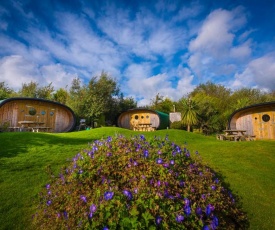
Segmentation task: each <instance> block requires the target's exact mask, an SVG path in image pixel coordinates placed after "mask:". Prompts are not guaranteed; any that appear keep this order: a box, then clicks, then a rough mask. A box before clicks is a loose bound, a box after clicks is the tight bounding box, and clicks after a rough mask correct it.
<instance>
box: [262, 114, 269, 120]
mask: <svg viewBox="0 0 275 230" xmlns="http://www.w3.org/2000/svg"><path fill="white" fill-rule="evenodd" d="M262 119H263V121H264V122H268V121H269V120H270V116H269V115H268V114H264V115H263V116H262Z"/></svg>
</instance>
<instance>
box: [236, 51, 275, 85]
mask: <svg viewBox="0 0 275 230" xmlns="http://www.w3.org/2000/svg"><path fill="white" fill-rule="evenodd" d="M233 86H234V87H235V88H239V87H244V86H247V87H249V86H254V87H258V88H265V89H269V90H274V89H275V53H270V54H267V55H265V56H263V57H260V58H257V59H254V60H252V61H251V62H250V63H249V64H248V65H247V68H246V69H245V70H244V71H243V72H242V73H238V74H236V75H235V81H234V82H233Z"/></svg>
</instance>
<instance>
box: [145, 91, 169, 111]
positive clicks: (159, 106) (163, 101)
mask: <svg viewBox="0 0 275 230" xmlns="http://www.w3.org/2000/svg"><path fill="white" fill-rule="evenodd" d="M151 101H152V102H151V105H150V106H149V108H150V109H152V110H158V111H161V112H164V113H170V112H172V111H173V105H174V103H173V101H172V100H171V99H169V98H168V97H166V98H164V96H161V95H160V94H159V93H158V94H157V95H156V96H155V98H154V99H151Z"/></svg>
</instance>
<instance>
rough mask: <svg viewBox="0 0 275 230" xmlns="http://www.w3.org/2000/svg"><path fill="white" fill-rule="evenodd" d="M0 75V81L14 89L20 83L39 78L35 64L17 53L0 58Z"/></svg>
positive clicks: (19, 85)
mask: <svg viewBox="0 0 275 230" xmlns="http://www.w3.org/2000/svg"><path fill="white" fill-rule="evenodd" d="M0 76H1V79H0V80H1V81H4V82H5V83H6V84H7V85H8V86H9V87H11V88H13V89H16V90H18V89H19V88H21V86H22V83H27V82H30V81H37V82H39V81H40V79H41V77H40V76H39V72H38V71H37V68H36V66H35V64H33V63H30V62H28V61H26V60H25V59H24V58H23V57H21V56H18V55H14V56H8V57H4V58H2V59H0Z"/></svg>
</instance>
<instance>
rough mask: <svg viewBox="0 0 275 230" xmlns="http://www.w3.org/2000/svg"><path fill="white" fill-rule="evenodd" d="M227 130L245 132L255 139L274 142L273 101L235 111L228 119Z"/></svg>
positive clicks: (274, 107)
mask: <svg viewBox="0 0 275 230" xmlns="http://www.w3.org/2000/svg"><path fill="white" fill-rule="evenodd" d="M228 126H229V129H238V130H246V134H247V135H252V136H256V139H273V140H275V101H273V102H266V103H261V104H255V105H252V106H248V107H244V108H242V109H239V110H236V111H235V112H234V113H232V115H231V116H230V118H229V124H228Z"/></svg>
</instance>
